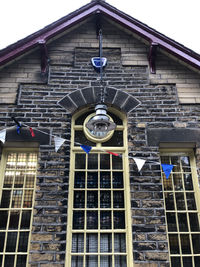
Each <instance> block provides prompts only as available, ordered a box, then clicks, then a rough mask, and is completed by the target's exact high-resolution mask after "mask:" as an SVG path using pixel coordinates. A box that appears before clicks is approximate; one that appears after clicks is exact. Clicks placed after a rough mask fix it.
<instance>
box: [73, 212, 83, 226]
mask: <svg viewBox="0 0 200 267" xmlns="http://www.w3.org/2000/svg"><path fill="white" fill-rule="evenodd" d="M73 229H84V211H74V212H73Z"/></svg>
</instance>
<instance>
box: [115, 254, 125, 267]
mask: <svg viewBox="0 0 200 267" xmlns="http://www.w3.org/2000/svg"><path fill="white" fill-rule="evenodd" d="M122 266H123V267H126V266H127V265H126V256H115V267H122Z"/></svg>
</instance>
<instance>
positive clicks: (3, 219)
mask: <svg viewBox="0 0 200 267" xmlns="http://www.w3.org/2000/svg"><path fill="white" fill-rule="evenodd" d="M7 219H8V212H7V211H3V210H1V211H0V229H6V225H7Z"/></svg>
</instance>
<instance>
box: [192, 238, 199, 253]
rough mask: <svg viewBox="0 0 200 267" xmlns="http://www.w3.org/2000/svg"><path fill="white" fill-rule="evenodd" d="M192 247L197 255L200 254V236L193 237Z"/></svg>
mask: <svg viewBox="0 0 200 267" xmlns="http://www.w3.org/2000/svg"><path fill="white" fill-rule="evenodd" d="M192 245H193V251H194V253H195V254H199V253H200V234H195V235H192Z"/></svg>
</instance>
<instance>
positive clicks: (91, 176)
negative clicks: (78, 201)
mask: <svg viewBox="0 0 200 267" xmlns="http://www.w3.org/2000/svg"><path fill="white" fill-rule="evenodd" d="M87 187H88V188H97V187H98V172H88V175H87Z"/></svg>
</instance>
